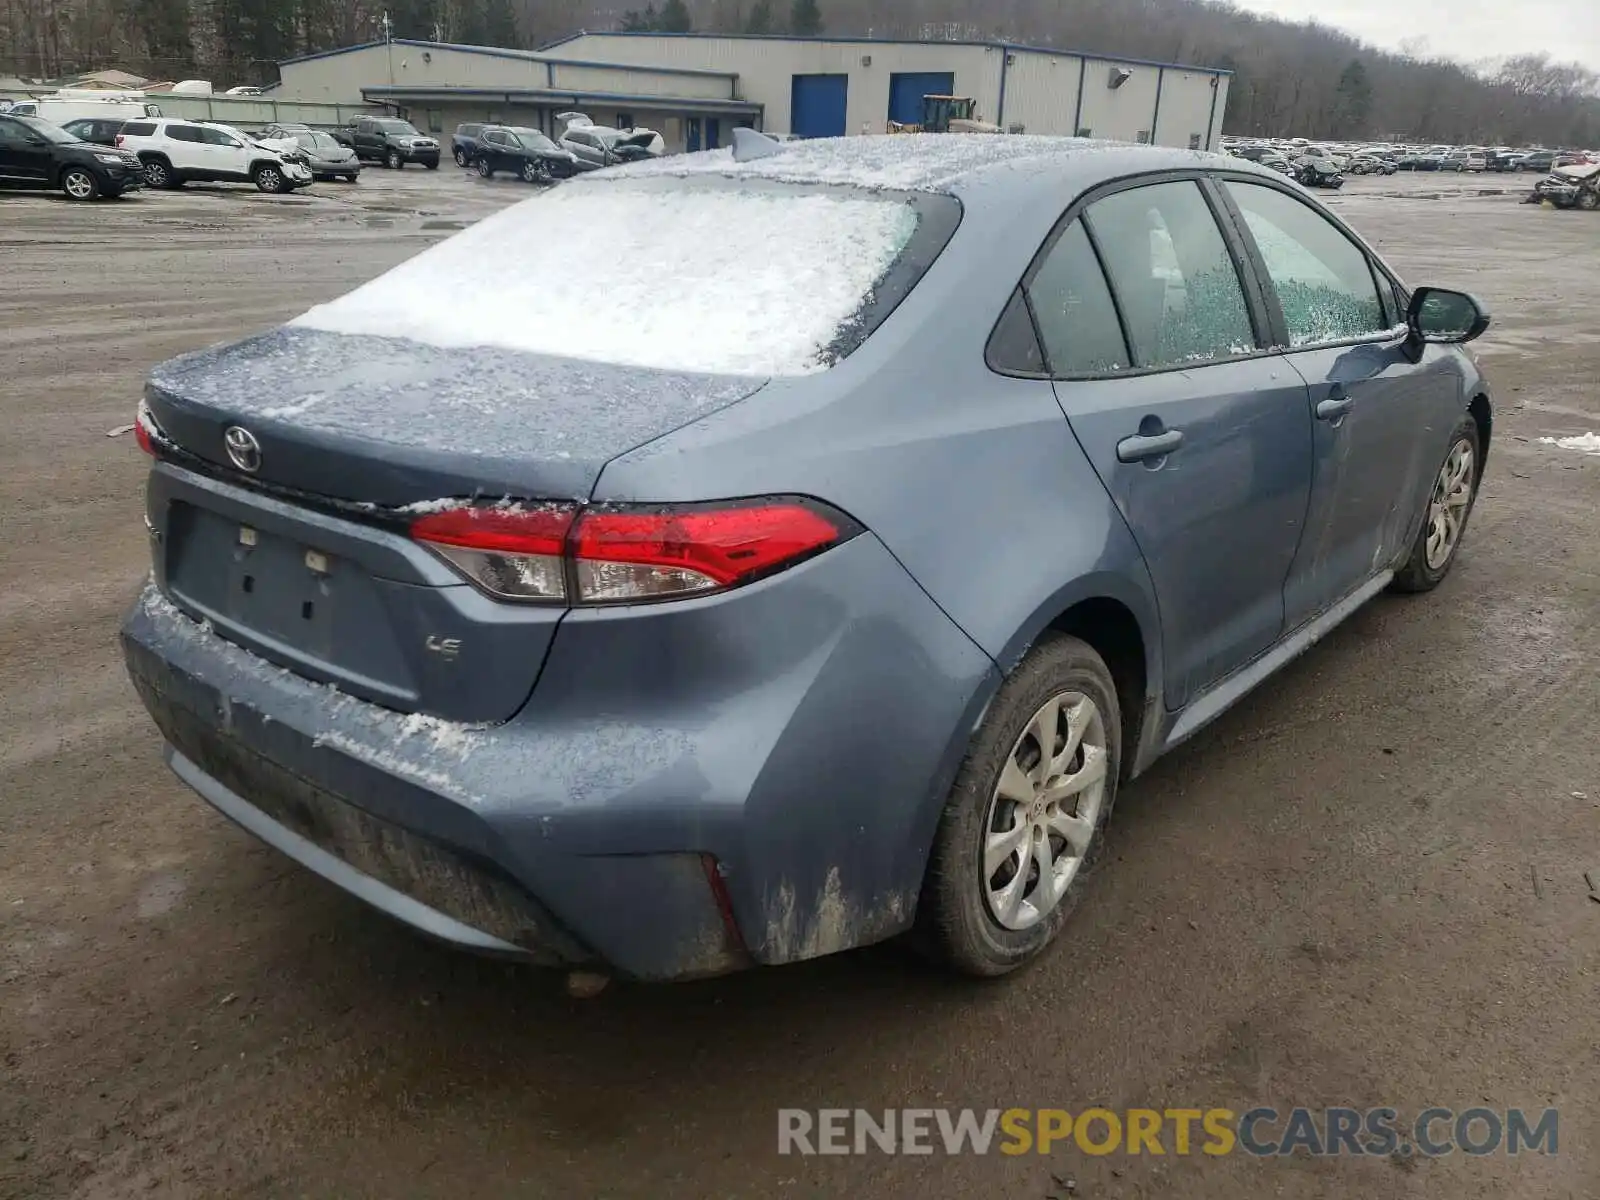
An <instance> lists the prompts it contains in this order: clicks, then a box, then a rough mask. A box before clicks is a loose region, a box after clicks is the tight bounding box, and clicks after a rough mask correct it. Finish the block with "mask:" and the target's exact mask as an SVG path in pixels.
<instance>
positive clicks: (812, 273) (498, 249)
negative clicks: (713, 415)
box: [292, 184, 917, 375]
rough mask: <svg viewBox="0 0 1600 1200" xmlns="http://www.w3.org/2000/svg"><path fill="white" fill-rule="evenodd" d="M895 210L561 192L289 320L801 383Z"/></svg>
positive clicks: (720, 193)
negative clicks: (798, 379)
mask: <svg viewBox="0 0 1600 1200" xmlns="http://www.w3.org/2000/svg"><path fill="white" fill-rule="evenodd" d="M916 227H917V213H916V211H915V209H914V208H913V207H912V206H911V205H910V204H909V203H907V202H906V201H905V200H904V199H897V198H894V197H891V196H883V195H869V194H867V193H846V194H835V193H822V192H814V191H813V192H803V191H795V190H789V189H776V190H775V189H773V188H772V186H771V185H766V187H762V186H761V185H755V186H753V187H751V188H749V189H739V188H731V189H730V188H725V187H724V188H695V187H676V188H670V189H662V188H659V187H630V186H627V185H615V184H607V185H589V186H584V187H565V188H560V189H557V190H555V191H553V192H549V193H546V194H544V195H541V196H538V197H535V198H533V199H530V200H527V201H524V202H523V203H521V204H518V205H516V206H514V207H512V208H510V209H507V210H506V211H505V212H502V213H499V214H497V215H496V216H494V217H491V218H489V219H487V220H485V221H482V222H480V223H479V224H477V225H475V226H473V227H472V228H471V229H468V230H466V231H465V232H463V233H460V234H457V235H456V236H455V237H453V238H451V239H450V240H449V241H446V242H443V243H441V244H440V245H438V246H435V247H433V248H432V249H430V250H427V251H425V252H424V253H422V254H419V255H418V256H417V257H416V258H414V259H411V260H410V261H409V262H406V263H402V264H401V265H400V266H398V267H396V268H395V269H394V270H392V271H390V272H389V273H388V274H386V275H382V276H380V277H379V278H377V279H375V280H373V281H372V282H371V283H368V284H366V285H365V286H363V287H360V288H357V289H356V290H355V291H353V292H351V293H350V294H349V295H347V296H344V297H342V298H340V299H338V300H335V301H333V302H332V303H329V304H324V305H321V306H319V307H317V308H313V309H312V310H311V311H310V312H308V313H306V314H305V315H304V316H301V317H299V318H297V319H296V320H295V321H294V322H292V324H295V325H305V326H310V327H312V328H316V329H325V330H330V331H332V332H335V333H351V334H376V335H380V336H388V337H403V338H410V339H412V340H414V341H418V342H423V343H427V344H430V345H435V346H500V347H504V348H507V349H511V350H521V351H528V352H531V353H536V354H556V355H564V356H566V357H570V358H580V359H591V360H595V361H601V362H609V363H620V364H624V365H628V366H638V367H651V368H657V369H660V370H675V371H704V372H709V373H717V374H730V375H804V374H809V373H811V372H814V371H820V370H824V369H825V368H826V367H827V366H828V365H829V356H828V354H827V350H828V347H829V345H830V344H831V343H832V342H833V341H834V340H835V339H836V337H837V336H838V335H839V333H840V331H841V329H842V328H843V327H844V326H845V325H846V323H847V322H849V321H850V319H851V318H852V316H853V315H855V314H856V313H857V312H858V310H860V309H861V308H862V306H863V305H864V304H865V303H866V302H867V301H868V300H869V299H870V298H871V294H872V289H873V285H874V284H875V283H876V282H877V281H878V280H879V279H880V278H881V277H882V276H883V275H884V273H885V272H886V271H887V270H888V269H889V267H890V266H891V265H893V264H894V262H895V260H896V259H897V258H898V257H899V255H900V254H901V252H902V251H903V250H904V249H905V247H906V244H907V243H908V242H909V241H910V240H911V237H912V235H913V233H914V232H915V231H916Z"/></svg>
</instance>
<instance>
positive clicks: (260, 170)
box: [250, 163, 290, 195]
mask: <svg viewBox="0 0 1600 1200" xmlns="http://www.w3.org/2000/svg"><path fill="white" fill-rule="evenodd" d="M250 178H251V179H252V180H254V181H255V185H256V187H257V188H259V189H260V190H261V191H263V192H270V193H272V194H274V195H279V194H281V193H283V192H287V191H288V190H289V189H290V183H289V180H288V178H287V176H285V175H284V173H283V170H282V168H281V167H275V166H273V165H272V164H271V163H262V164H261V165H260V166H259V167H257V168H256V169H255V170H254V171H253V172H252V173H251V176H250Z"/></svg>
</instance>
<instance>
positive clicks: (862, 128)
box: [551, 33, 1000, 134]
mask: <svg viewBox="0 0 1600 1200" xmlns="http://www.w3.org/2000/svg"><path fill="white" fill-rule="evenodd" d="M551 54H552V56H554V55H569V56H572V57H575V58H590V59H598V60H601V61H604V62H628V63H648V64H654V65H657V66H671V67H690V68H695V69H699V70H708V71H730V72H734V73H736V74H737V75H738V76H739V93H740V96H741V98H743V99H746V100H753V101H755V102H756V103H758V104H761V105H762V106H763V107H764V111H765V126H766V128H768V129H773V130H777V131H780V132H783V131H787V130H788V129H789V125H790V114H789V96H790V91H791V88H792V86H793V79H794V76H796V75H846V76H848V77H849V80H850V83H849V88H850V94H849V106H848V109H847V111H846V118H845V120H846V129H847V130H848V131H849V132H850V133H852V134H855V133H862V132H867V133H882V132H883V131H884V129H885V127H886V125H887V123H888V119H889V77H890V76H891V75H893V74H896V73H899V72H907V71H950V72H952V73H953V74H954V75H955V90H956V94H957V95H961V96H971V97H973V98H974V99H975V100H977V102H978V115H979V117H980V119H982V120H986V121H992V120H994V117H995V113H996V109H997V105H998V102H999V97H1000V52H999V51H998V50H997V49H994V48H991V47H987V46H962V45H956V44H939V43H929V44H922V43H908V42H844V41H839V42H828V41H815V42H812V41H786V40H781V39H775V40H767V39H762V38H718V37H705V38H700V37H693V38H690V37H659V38H658V37H619V36H615V35H611V34H604V33H590V34H585V35H583V36H582V37H580V38H578V39H576V40H575V41H571V42H565V43H563V44H562V45H560V46H558V47H557V48H556V49H554V50H552V51H551ZM866 58H870V59H871V64H870V65H863V61H862V60H863V59H866Z"/></svg>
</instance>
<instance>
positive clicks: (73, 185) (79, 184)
mask: <svg viewBox="0 0 1600 1200" xmlns="http://www.w3.org/2000/svg"><path fill="white" fill-rule="evenodd" d="M61 189H62V191H64V192H66V193H67V195H69V196H71V197H72V198H73V199H74V200H90V199H93V198H94V180H93V179H91V178H90V177H89V173H88V172H87V171H68V172H67V173H66V175H65V176H64V177H63V178H62V180H61Z"/></svg>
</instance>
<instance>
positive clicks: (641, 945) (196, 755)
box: [123, 535, 998, 979]
mask: <svg viewBox="0 0 1600 1200" xmlns="http://www.w3.org/2000/svg"><path fill="white" fill-rule="evenodd" d="M788 576H801V577H802V578H797V579H789V578H787V577H788ZM123 644H124V651H125V656H126V659H127V665H128V669H129V672H130V674H131V675H132V677H133V680H134V683H135V685H136V686H137V688H138V691H139V694H140V696H141V698H142V699H143V701H144V703H145V705H146V707H147V708H148V709H149V711H150V712H151V715H152V716H153V717H154V718H155V721H156V723H157V725H158V726H159V727H160V729H161V732H162V734H163V736H164V737H165V738H166V740H167V743H168V747H169V749H168V757H169V762H170V763H171V765H172V767H173V769H174V770H175V771H176V772H177V773H178V775H179V776H180V778H182V779H183V780H184V782H186V783H188V784H189V785H190V786H191V787H193V788H194V789H195V790H196V791H198V792H199V793H200V794H201V795H202V796H203V797H204V798H205V799H206V800H207V801H209V802H210V803H211V804H212V805H214V806H215V807H217V808H218V809H219V810H221V811H222V812H223V813H225V814H226V815H227V816H229V817H230V818H231V819H233V820H234V821H236V822H238V823H239V824H240V825H242V826H244V827H245V828H247V829H249V830H250V831H251V832H252V833H254V834H256V836H258V837H260V838H262V839H263V840H264V841H267V842H268V843H269V844H272V845H274V846H276V847H277V848H278V849H280V850H282V851H283V852H285V853H286V854H288V855H289V856H290V857H292V858H295V859H296V860H297V861H299V862H301V863H302V864H303V865H305V866H307V867H308V868H310V869H311V870H313V871H316V872H317V873H318V874H321V875H322V876H324V878H327V879H329V880H331V881H332V882H334V883H335V884H337V885H339V886H340V887H342V888H344V889H345V890H346V891H349V892H351V893H352V894H354V895H356V896H358V897H359V898H361V899H363V900H365V901H367V902H368V903H370V904H372V905H373V906H374V907H376V908H379V909H380V910H382V911H384V912H386V913H388V914H389V915H391V916H393V917H396V918H397V919H399V920H402V921H404V922H406V923H407V924H409V925H412V926H413V927H415V928H417V929H419V930H421V931H423V932H424V933H427V934H429V935H431V936H433V937H437V938H442V939H444V940H445V941H448V942H451V943H454V944H456V945H459V946H462V947H464V948H468V949H472V950H478V951H484V952H488V953H495V954H505V955H512V956H516V957H519V958H523V959H526V960H528V961H531V962H535V963H541V964H550V965H569V964H578V963H592V964H595V965H597V966H599V967H601V968H603V969H608V970H611V971H614V972H616V973H618V974H622V975H626V976H630V977H634V978H640V979H678V978H688V977H694V976H699V975H708V974H717V973H721V972H725V971H729V970H735V969H738V968H740V967H742V966H745V965H748V964H750V963H767V964H776V963H782V962H788V961H794V960H798V959H803V958H810V957H815V956H817V955H820V954H825V953H830V952H832V951H836V950H842V949H846V948H848V947H850V946H855V945H860V944H865V943H867V942H872V941H877V940H881V939H882V938H885V937H889V936H892V935H894V934H896V933H899V932H901V931H903V930H904V929H905V928H907V927H908V926H909V925H910V923H911V920H912V917H913V915H914V911H915V906H916V900H917V895H918V892H919V890H920V885H921V879H922V871H923V866H924V864H925V862H926V856H927V851H928V847H929V845H930V844H931V840H932V837H933V833H934V827H935V825H936V822H937V817H938V813H939V811H940V809H941V807H942V804H943V800H944V796H945V794H946V792H947V790H948V787H949V782H950V779H951V778H952V777H953V775H954V772H955V768H956V765H957V764H958V762H959V759H960V755H961V753H962V752H964V750H965V747H966V743H967V739H968V736H969V732H970V729H971V727H972V725H973V724H974V723H975V721H976V720H977V718H978V715H979V713H980V712H981V709H982V707H983V705H984V703H985V702H986V701H987V698H988V696H989V695H990V694H992V689H993V687H994V686H995V685H996V684H997V681H998V676H997V673H996V671H995V668H994V665H993V663H992V662H991V661H990V660H989V659H988V657H987V656H986V655H984V654H983V653H982V652H981V651H980V650H979V649H978V648H977V647H976V646H974V645H973V644H972V642H971V641H970V640H969V639H968V638H967V637H966V636H965V635H964V634H962V633H961V632H960V631H959V630H958V629H957V628H956V627H955V626H954V624H953V623H951V622H950V620H949V618H947V617H946V616H945V615H944V614H943V613H942V612H940V611H939V610H938V609H937V608H936V607H934V606H933V604H932V602H931V601H929V600H928V599H927V597H926V596H925V595H924V594H923V593H922V592H921V590H920V589H919V588H917V587H916V585H915V584H914V583H913V582H912V581H911V580H910V578H909V577H908V576H906V575H905V573H904V570H903V569H902V568H901V567H900V566H899V564H898V563H896V562H895V561H894V560H893V558H892V557H891V556H889V555H888V553H887V552H886V551H885V550H884V549H883V548H882V546H881V545H880V544H878V543H877V542H876V540H875V539H873V538H872V537H871V536H870V535H865V536H863V537H859V538H857V539H855V540H854V541H853V542H851V543H848V544H846V545H845V546H842V547H838V548H836V549H835V550H833V551H830V552H829V553H828V554H826V555H823V556H821V557H820V558H818V559H814V560H812V561H811V562H810V563H807V564H804V565H802V566H800V567H797V568H795V569H794V571H791V572H788V573H786V575H785V576H781V577H778V578H777V579H775V580H769V581H765V582H764V583H762V584H756V585H753V586H752V587H750V588H746V589H741V590H740V591H739V592H734V593H729V594H728V595H726V596H723V597H708V598H706V599H704V600H699V601H688V602H683V603H678V604H673V605H664V606H656V608H655V609H653V610H651V612H649V613H647V614H644V615H640V610H634V611H633V613H632V614H631V615H630V614H629V613H628V612H627V611H626V610H615V609H614V610H603V611H602V610H595V611H592V612H579V613H573V614H571V615H570V616H569V618H568V621H567V622H566V623H565V625H564V626H563V629H562V631H561V632H560V633H558V635H557V638H556V642H555V644H554V645H553V646H552V649H551V652H550V656H549V660H548V661H547V663H546V666H545V669H544V672H543V674H542V675H541V678H540V682H539V685H538V687H537V689H536V690H535V692H534V696H533V698H532V699H531V700H530V702H529V704H528V705H527V707H526V708H525V709H524V710H523V712H522V713H521V714H519V715H518V716H517V717H516V718H515V719H514V720H512V721H511V722H509V723H507V724H505V725H501V726H495V727H466V726H454V725H450V726H447V725H444V724H443V723H441V722H428V721H425V720H422V719H420V718H410V719H408V718H406V717H403V716H401V715H400V714H397V713H394V712H392V711H390V710H387V709H383V708H380V707H378V706H376V705H370V704H366V703H364V702H362V701H359V700H356V699H354V698H352V697H349V696H345V695H343V694H341V693H338V692H335V691H333V690H332V689H329V688H326V687H323V686H320V685H317V684H313V683H311V682H309V681H307V680H304V679H303V678H301V677H299V676H297V675H294V674H292V673H290V672H287V671H283V670H280V669H278V668H276V667H274V666H272V665H271V664H269V663H267V662H266V661H265V660H263V659H260V658H257V657H256V656H255V655H252V654H250V653H248V652H246V651H244V650H242V649H240V648H238V647H235V646H233V645H231V644H230V643H228V642H226V641H224V640H223V639H221V638H220V637H217V636H216V635H215V634H213V633H210V632H209V631H208V630H206V629H205V627H203V626H200V625H196V624H195V623H194V622H192V621H190V620H189V619H188V618H186V617H184V616H183V615H182V614H181V613H178V612H177V611H176V610H175V609H173V607H172V606H171V605H170V604H168V603H167V602H166V601H164V600H163V599H162V598H161V597H160V594H159V593H157V592H155V590H154V589H153V588H148V589H147V591H146V593H145V595H144V596H143V597H142V598H141V600H140V602H139V603H138V604H137V605H135V607H134V609H133V611H132V612H131V613H130V614H129V617H128V619H127V621H126V623H125V625H124V629H123ZM708 869H709V870H710V871H712V872H715V873H716V875H717V878H718V879H719V880H720V884H721V889H720V890H721V891H722V896H723V900H722V901H721V902H719V896H718V892H717V891H715V890H713V887H712V885H711V882H710V875H708ZM723 903H725V904H726V911H724V908H723V906H722V904H723Z"/></svg>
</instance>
